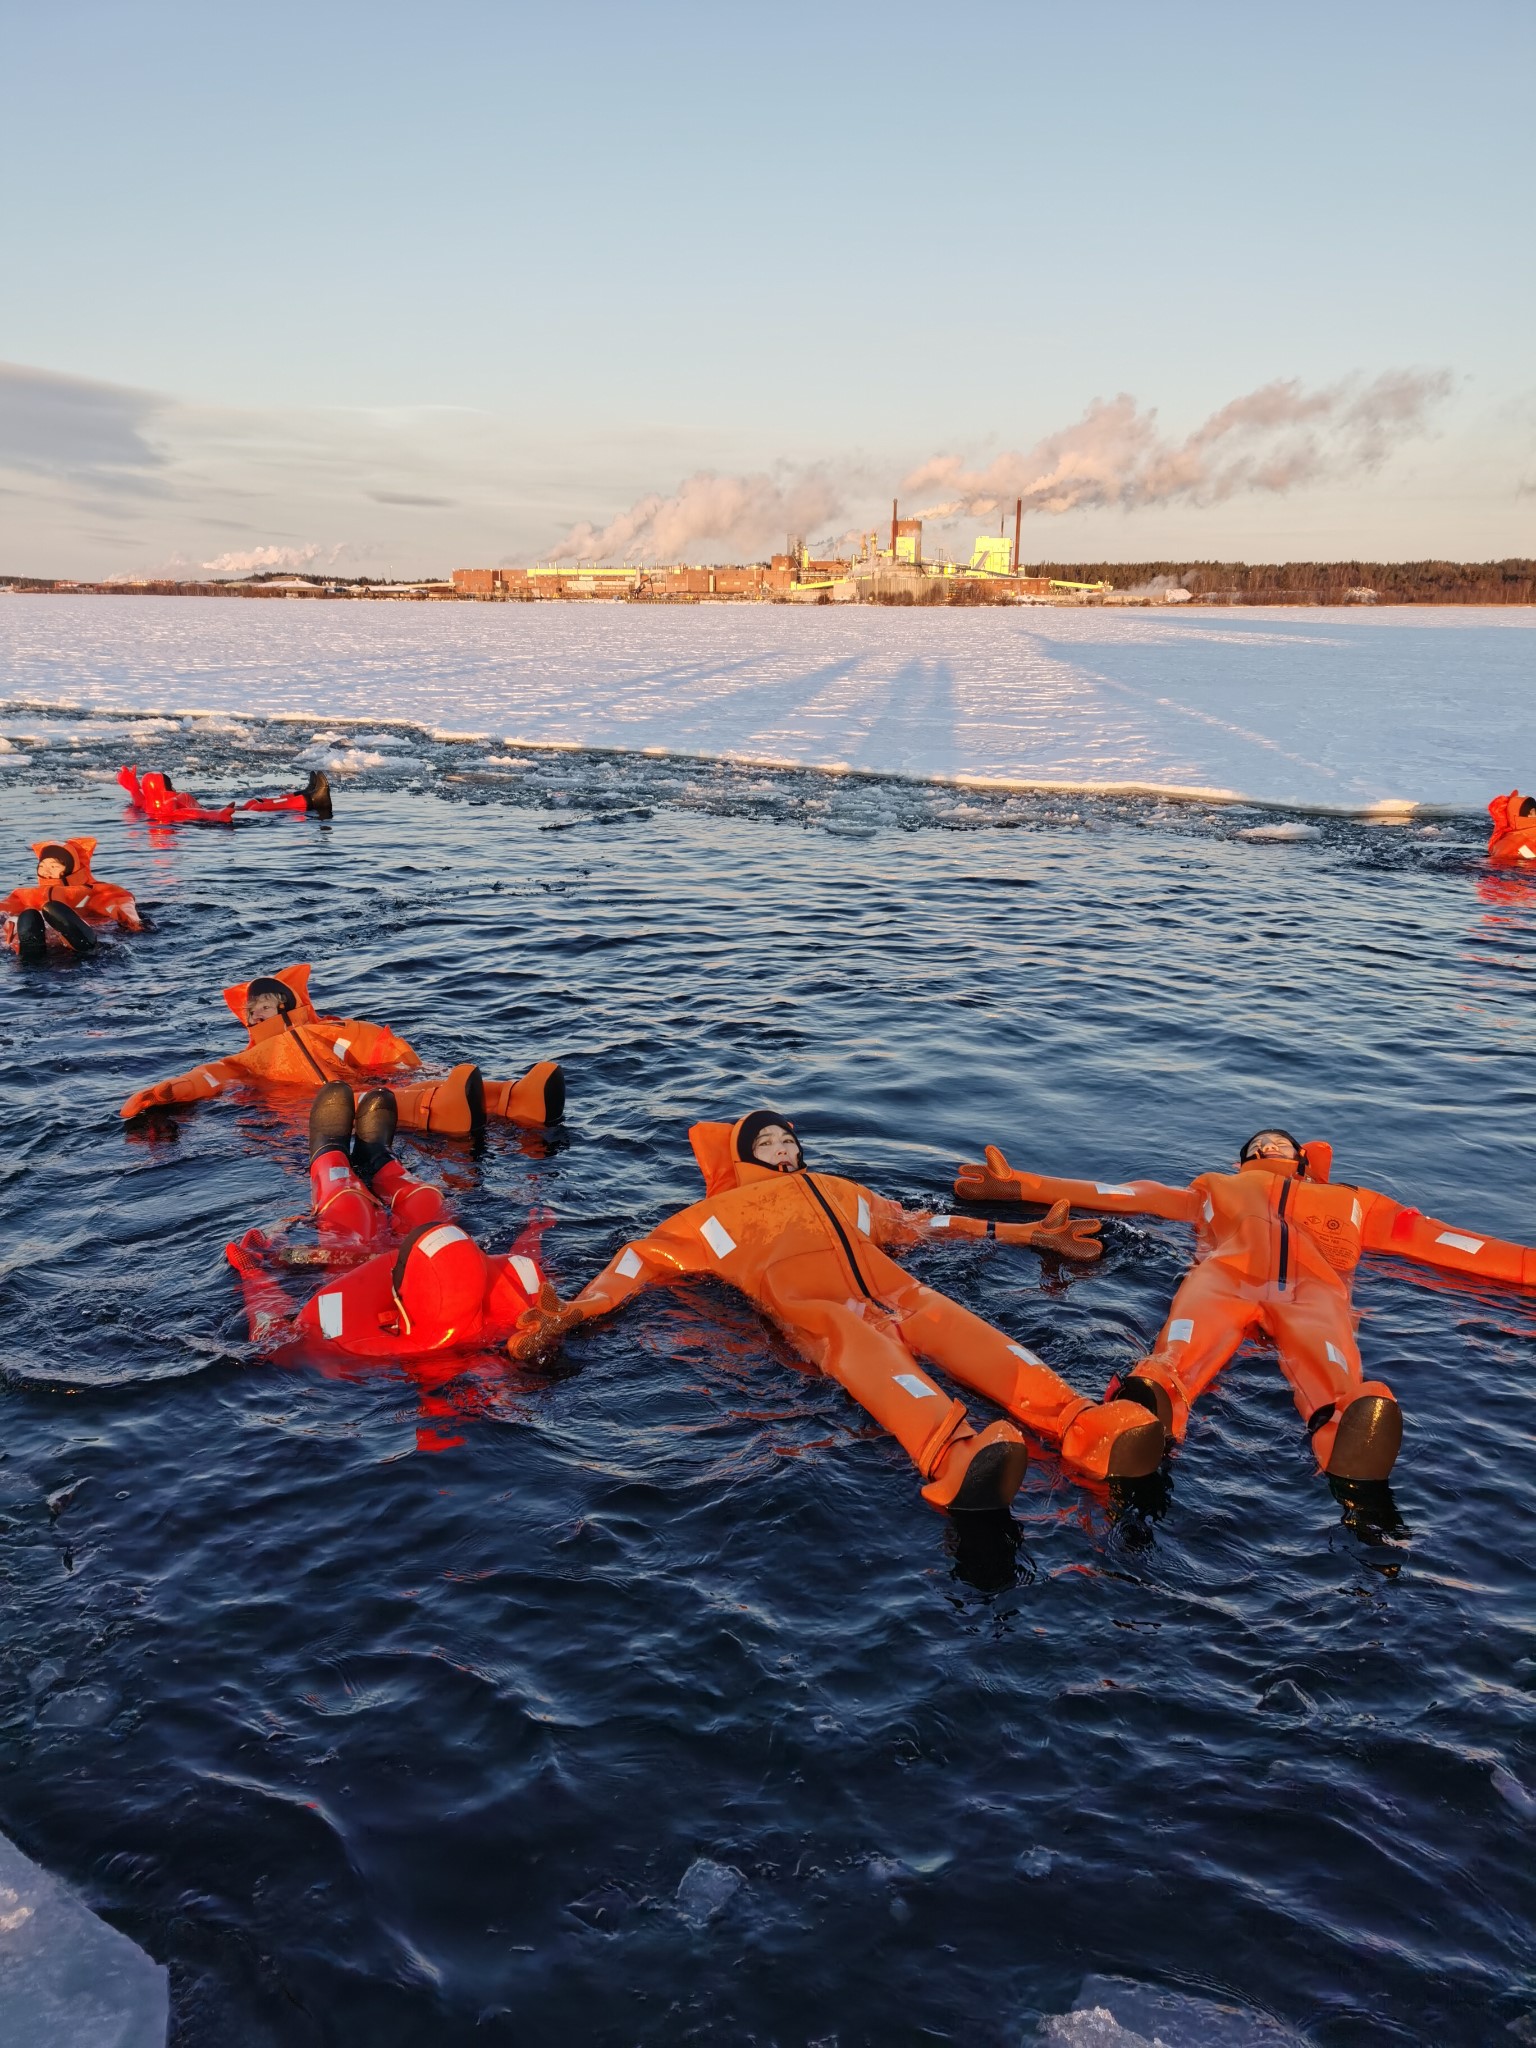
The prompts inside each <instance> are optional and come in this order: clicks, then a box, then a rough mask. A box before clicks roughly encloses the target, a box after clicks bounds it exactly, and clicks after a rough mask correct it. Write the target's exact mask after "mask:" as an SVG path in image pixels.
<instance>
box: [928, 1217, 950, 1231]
mask: <svg viewBox="0 0 1536 2048" xmlns="http://www.w3.org/2000/svg"><path fill="white" fill-rule="evenodd" d="M928 1228H929V1229H930V1230H948V1228H949V1218H948V1217H947V1216H930V1217H929V1218H928Z"/></svg>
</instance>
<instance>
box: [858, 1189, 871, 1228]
mask: <svg viewBox="0 0 1536 2048" xmlns="http://www.w3.org/2000/svg"><path fill="white" fill-rule="evenodd" d="M859 1228H860V1230H862V1231H863V1232H864V1234H865V1236H866V1237H867V1236H868V1235H869V1204H868V1202H866V1201H865V1199H864V1197H863V1196H862V1195H860V1197H859Z"/></svg>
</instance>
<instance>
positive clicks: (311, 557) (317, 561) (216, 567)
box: [199, 540, 346, 576]
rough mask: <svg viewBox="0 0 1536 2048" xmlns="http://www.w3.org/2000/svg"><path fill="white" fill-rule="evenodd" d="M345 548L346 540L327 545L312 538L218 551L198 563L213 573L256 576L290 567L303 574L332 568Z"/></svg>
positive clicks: (296, 572) (216, 574)
mask: <svg viewBox="0 0 1536 2048" xmlns="http://www.w3.org/2000/svg"><path fill="white" fill-rule="evenodd" d="M345 552H346V545H345V543H344V542H340V541H338V542H337V544H336V545H335V546H334V547H329V548H325V547H322V546H321V545H320V543H319V542H318V541H313V540H312V541H307V542H306V543H305V544H304V546H303V547H298V548H279V547H264V548H247V549H246V551H245V553H244V554H227V555H215V556H214V558H213V560H212V561H211V562H203V563H201V564H200V565H199V566H200V567H201V568H203V569H205V570H206V571H207V573H208V574H209V575H210V576H254V575H255V574H256V572H257V571H258V570H259V569H289V570H292V571H293V572H294V573H295V574H300V573H302V572H303V571H304V570H306V569H319V568H326V569H329V568H332V567H334V565H335V563H336V561H337V559H338V558H339V557H340V556H341V555H342V554H344V553H345Z"/></svg>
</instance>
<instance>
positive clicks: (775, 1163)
mask: <svg viewBox="0 0 1536 2048" xmlns="http://www.w3.org/2000/svg"><path fill="white" fill-rule="evenodd" d="M752 1157H753V1158H754V1159H755V1160H756V1161H757V1163H758V1165H759V1166H771V1167H772V1168H773V1169H774V1171H775V1172H778V1173H781V1172H783V1171H784V1169H785V1168H786V1167H794V1166H797V1165H798V1164H799V1162H800V1147H799V1146H798V1145H797V1144H796V1143H795V1141H794V1139H793V1137H792V1136H791V1135H790V1133H789V1132H788V1131H786V1130H785V1128H784V1126H783V1125H782V1124H764V1125H763V1128H762V1129H761V1130H760V1131H759V1132H758V1134H757V1141H756V1143H755V1144H754V1145H753V1147H752Z"/></svg>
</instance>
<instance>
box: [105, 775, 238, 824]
mask: <svg viewBox="0 0 1536 2048" xmlns="http://www.w3.org/2000/svg"><path fill="white" fill-rule="evenodd" d="M117 779H118V781H119V782H120V783H121V784H122V786H123V788H124V789H125V790H126V791H127V792H128V801H129V802H130V803H131V804H132V805H133V807H134V809H135V810H137V811H143V812H144V814H145V816H146V817H149V818H153V819H154V821H155V823H156V824H157V825H233V823H234V822H235V807H234V805H233V804H220V805H219V806H218V807H217V808H216V809H215V808H210V807H208V806H206V805H204V804H200V803H199V802H198V800H197V798H196V797H195V796H188V795H187V793H186V791H185V790H181V789H177V788H176V786H175V784H174V783H173V782H172V781H171V778H170V777H169V775H162V774H161V773H160V771H159V770H158V769H157V768H151V769H150V770H148V772H147V773H145V774H144V775H140V773H139V771H138V769H137V768H119V769H118V771H117Z"/></svg>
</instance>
